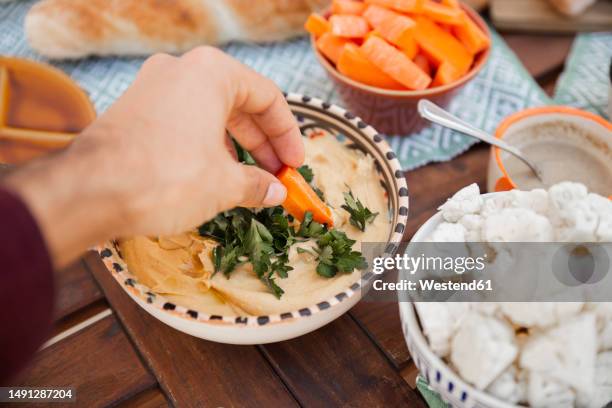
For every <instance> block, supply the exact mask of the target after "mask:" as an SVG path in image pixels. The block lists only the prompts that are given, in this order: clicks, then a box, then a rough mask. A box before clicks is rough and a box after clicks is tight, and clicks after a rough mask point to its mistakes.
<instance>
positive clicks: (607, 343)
mask: <svg viewBox="0 0 612 408" xmlns="http://www.w3.org/2000/svg"><path fill="white" fill-rule="evenodd" d="M585 308H586V310H589V311H592V312H593V313H595V317H596V319H597V320H596V322H597V345H598V347H599V350H600V351H603V350H612V302H599V303H587V304H586V305H585Z"/></svg>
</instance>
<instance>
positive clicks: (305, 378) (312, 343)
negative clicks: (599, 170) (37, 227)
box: [15, 35, 572, 407]
mask: <svg viewBox="0 0 612 408" xmlns="http://www.w3.org/2000/svg"><path fill="white" fill-rule="evenodd" d="M504 37H505V39H506V41H507V42H508V44H509V45H510V47H511V48H512V49H513V50H514V51H515V52H516V53H517V54H518V56H519V57H520V58H521V60H522V61H523V63H524V64H525V65H526V67H527V69H528V70H529V72H530V73H531V74H532V75H533V76H534V78H535V79H536V80H537V81H538V83H539V84H540V85H541V86H542V87H543V88H544V89H545V90H546V91H547V92H548V93H552V91H553V87H554V84H555V81H556V78H557V76H558V75H559V73H560V72H561V70H562V67H563V63H564V61H565V58H566V56H567V54H568V51H569V48H570V46H571V42H572V37H567V36H562V37H552V36H537V37H536V36H528V35H505V36H504ZM487 154H488V148H487V147H486V146H484V145H482V144H481V145H477V146H475V147H473V148H472V149H470V150H469V151H468V152H466V153H464V154H463V155H461V156H459V157H458V158H456V159H454V160H452V161H449V162H445V163H439V164H430V165H428V166H425V167H422V168H420V169H417V170H414V171H411V172H407V173H406V179H407V181H408V186H409V189H410V222H409V225H408V228H407V230H406V233H405V239H406V240H409V239H410V237H411V236H412V235H413V234H414V232H415V231H416V230H417V228H418V227H419V226H420V225H421V224H422V223H423V222H424V221H425V220H426V219H427V218H429V217H430V216H431V215H433V214H434V212H435V211H436V208H437V207H438V206H439V205H440V204H441V203H442V202H444V201H445V200H446V198H447V197H449V196H450V195H451V194H453V193H454V192H455V191H457V190H458V189H459V188H461V187H463V186H465V185H467V184H470V183H473V182H477V183H478V184H479V185H480V186H481V188H482V189H484V188H485V181H486V180H485V174H486V164H487ZM58 276H59V278H58V280H59V281H58V307H57V323H56V326H55V332H54V337H53V338H52V339H51V340H50V341H49V342H48V343H47V344H46V345H45V347H44V348H43V349H42V350H41V351H40V352H39V353H38V354H37V355H36V357H35V359H34V361H33V362H32V364H31V365H30V367H29V368H28V369H27V370H26V371H25V372H24V373H23V375H22V376H21V378H19V379H18V380H17V381H16V382H15V385H28V386H56V387H60V386H71V387H75V388H76V394H77V402H78V403H77V404H76V405H77V406H83V407H97V406H108V405H115V406H116V405H119V406H142V407H161V406H168V405H175V406H181V407H186V406H206V407H208V406H213V407H218V406H223V407H229V406H239V407H242V406H254V407H261V406H270V407H280V406H282V407H284V406H307V407H319V406H347V405H350V406H353V407H357V406H367V407H379V406H387V407H391V406H400V405H401V406H406V407H425V406H426V405H425V402H424V401H423V399H422V398H421V396H420V394H419V393H418V392H417V391H416V390H415V378H416V373H417V370H416V367H415V365H414V364H413V363H412V361H411V359H410V355H409V354H408V350H407V348H406V345H405V343H404V339H403V337H402V333H401V329H400V321H399V314H398V307H397V304H396V303H365V302H361V303H359V304H357V305H356V306H355V307H354V308H353V309H352V310H351V311H350V312H349V313H347V314H345V315H344V316H342V317H340V318H339V319H337V320H336V321H334V322H332V323H330V324H329V325H327V326H325V327H323V328H321V329H319V330H317V331H315V332H313V333H310V334H307V335H305V336H302V337H300V338H297V339H294V340H289V341H285V342H281V343H276V344H268V345H262V346H232V345H223V344H217V343H212V342H208V341H204V340H200V339H197V338H195V337H191V336H188V335H186V334H183V333H180V332H178V331H176V330H174V329H172V328H170V327H168V326H166V325H164V324H162V323H161V322H159V321H157V320H156V319H154V318H153V317H151V316H150V315H148V314H147V313H146V312H145V311H144V310H142V309H141V308H140V307H139V306H137V305H136V303H134V302H133V301H131V300H130V299H129V298H128V296H127V295H126V294H125V293H124V292H123V290H122V289H121V288H120V287H119V286H118V285H117V284H116V283H115V281H114V280H113V279H112V277H111V276H110V274H109V273H108V272H107V271H106V270H105V268H104V266H103V265H102V263H101V262H100V260H99V259H98V257H97V255H96V254H94V253H90V254H87V255H86V256H85V257H84V258H83V259H82V260H80V261H79V262H77V263H76V264H75V265H74V266H72V267H70V268H68V269H66V270H64V271H61V272H59V275H58ZM71 406H75V405H74V404H71Z"/></svg>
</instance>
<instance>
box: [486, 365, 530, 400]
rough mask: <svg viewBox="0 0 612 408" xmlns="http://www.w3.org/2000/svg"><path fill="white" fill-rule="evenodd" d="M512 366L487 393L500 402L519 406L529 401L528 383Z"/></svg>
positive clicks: (490, 386)
mask: <svg viewBox="0 0 612 408" xmlns="http://www.w3.org/2000/svg"><path fill="white" fill-rule="evenodd" d="M519 374H520V372H519V371H518V370H517V369H516V367H515V366H513V365H511V366H510V367H508V369H507V370H506V371H504V372H503V373H501V375H500V376H499V377H497V378H496V379H495V381H493V382H492V383H491V385H489V386H488V387H487V392H488V393H489V394H491V395H493V396H495V397H497V398H499V399H500V400H502V401H504V402H507V403H510V404H517V403H519V402H523V401H525V400H526V399H527V382H526V378H524V377H525V376H521V375H519Z"/></svg>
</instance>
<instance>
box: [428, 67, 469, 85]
mask: <svg viewBox="0 0 612 408" xmlns="http://www.w3.org/2000/svg"><path fill="white" fill-rule="evenodd" d="M461 75H462V74H461V73H459V71H458V70H457V68H455V67H454V66H453V64H451V63H449V62H448V61H444V62H443V63H442V64H440V66H439V67H438V71H437V72H436V76H435V77H434V80H433V82H432V83H431V86H442V85H446V84H450V83H451V82H455V81H456V80H457V79H459V78H461Z"/></svg>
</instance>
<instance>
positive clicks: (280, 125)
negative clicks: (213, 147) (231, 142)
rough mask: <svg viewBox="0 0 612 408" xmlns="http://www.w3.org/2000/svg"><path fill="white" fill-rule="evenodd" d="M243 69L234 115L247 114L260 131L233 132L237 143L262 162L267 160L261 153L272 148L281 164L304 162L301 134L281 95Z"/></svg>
mask: <svg viewBox="0 0 612 408" xmlns="http://www.w3.org/2000/svg"><path fill="white" fill-rule="evenodd" d="M245 70H246V71H247V72H248V74H247V75H241V76H240V79H241V80H240V82H239V83H238V84H237V87H238V88H237V89H238V92H237V97H236V102H237V103H236V105H235V110H236V111H237V114H236V115H237V116H236V118H240V115H241V114H242V115H250V117H251V118H252V123H254V124H256V125H257V127H258V128H259V129H260V130H261V133H258V132H248V133H243V134H240V135H238V134H236V135H235V136H236V138H239V139H238V142H239V143H241V144H242V145H243V147H244V148H245V149H247V150H249V151H251V152H253V157H255V160H258V161H259V160H261V161H262V165H263V162H265V161H266V160H269V157H266V155H265V154H266V153H267V152H270V151H273V152H274V153H275V154H276V156H277V157H278V159H279V160H280V161H281V162H282V163H285V164H287V165H288V166H291V167H299V166H301V165H302V163H303V162H304V145H303V142H302V136H301V133H300V129H299V128H298V125H297V122H296V121H295V118H294V117H293V114H292V113H291V110H290V109H289V105H287V102H286V101H285V98H284V97H283V95H282V93H281V92H280V90H279V89H278V88H277V87H276V85H274V83H273V82H272V81H270V80H269V79H266V78H264V77H262V76H260V75H259V74H257V73H255V72H253V71H251V70H249V69H247V68H245ZM238 120H239V119H238ZM270 148H271V149H270ZM278 167H280V166H278ZM273 170H274V171H276V170H278V168H275V169H273Z"/></svg>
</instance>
